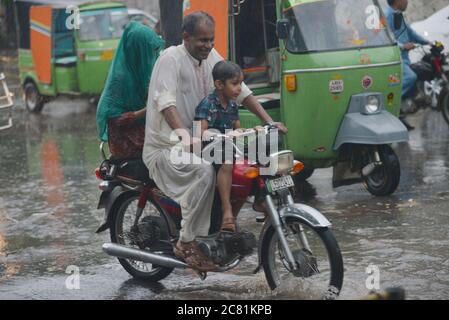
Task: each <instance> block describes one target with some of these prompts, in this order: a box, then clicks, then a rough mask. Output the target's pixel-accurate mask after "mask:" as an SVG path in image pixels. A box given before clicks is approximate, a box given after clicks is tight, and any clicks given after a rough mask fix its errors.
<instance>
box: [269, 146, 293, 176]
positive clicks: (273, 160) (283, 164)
mask: <svg viewBox="0 0 449 320" xmlns="http://www.w3.org/2000/svg"><path fill="white" fill-rule="evenodd" d="M294 160H295V159H294V157H293V152H292V151H281V152H278V153H274V154H271V155H270V172H271V174H272V175H282V174H286V173H289V172H290V171H291V170H292V168H293V165H294Z"/></svg>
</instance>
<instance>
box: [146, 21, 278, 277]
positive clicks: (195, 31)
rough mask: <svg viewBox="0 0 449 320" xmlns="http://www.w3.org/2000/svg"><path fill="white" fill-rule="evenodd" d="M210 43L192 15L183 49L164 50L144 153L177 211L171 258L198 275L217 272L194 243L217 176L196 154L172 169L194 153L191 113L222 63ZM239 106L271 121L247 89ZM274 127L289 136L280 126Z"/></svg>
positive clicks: (206, 27) (210, 32)
mask: <svg viewBox="0 0 449 320" xmlns="http://www.w3.org/2000/svg"><path fill="white" fill-rule="evenodd" d="M214 38H215V23H214V19H213V18H212V17H211V16H209V15H208V14H206V13H204V12H194V13H191V14H190V15H188V16H186V17H184V22H183V40H184V41H183V44H182V45H180V46H176V47H175V46H174V47H170V48H168V49H167V50H165V51H164V52H163V53H162V54H161V56H160V57H159V59H158V61H157V62H156V65H155V67H154V71H153V74H152V76H151V82H150V88H149V93H148V97H149V98H148V103H147V110H148V111H147V122H146V128H145V144H144V150H143V160H144V162H145V164H146V166H147V167H148V170H149V175H150V177H151V179H153V180H154V182H155V183H156V185H157V186H158V187H159V188H160V190H161V191H162V192H163V193H164V194H166V195H167V196H169V197H170V198H172V199H173V200H175V201H176V202H177V203H179V204H180V206H181V211H182V223H181V226H182V228H181V231H180V239H179V242H178V244H177V245H176V248H175V253H176V254H177V255H178V256H179V257H180V258H183V259H184V260H185V262H186V263H187V264H188V265H189V266H190V267H192V268H194V269H196V270H199V271H202V272H205V271H210V270H214V269H215V267H216V266H215V265H214V264H213V262H212V261H211V260H210V259H208V258H207V257H205V256H204V254H203V253H202V252H201V251H200V250H199V248H198V244H197V242H196V241H195V238H196V237H198V236H207V235H208V231H209V225H210V213H211V208H212V203H213V197H214V191H215V172H214V169H213V167H212V166H211V165H207V164H204V163H202V162H201V161H200V160H201V159H198V158H197V157H196V156H195V155H194V154H191V157H190V159H191V161H190V162H189V163H175V161H173V158H172V155H173V153H178V154H179V152H180V151H181V149H183V148H184V147H188V148H189V149H191V148H192V146H193V149H194V150H195V145H196V144H198V141H196V139H195V138H192V136H191V135H190V130H191V129H192V126H193V120H194V112H195V108H196V106H197V105H198V104H199V102H200V101H201V100H202V99H203V98H204V97H206V96H207V95H208V94H209V93H210V92H211V91H212V90H213V79H212V68H213V67H214V66H215V64H216V63H217V62H219V61H221V60H223V58H222V57H220V55H219V54H218V52H217V51H215V50H214V49H213V47H214ZM237 101H238V103H241V104H242V105H243V106H245V107H247V108H248V109H249V110H250V111H251V112H253V113H255V114H256V115H257V116H258V117H259V118H260V119H261V120H262V121H263V122H265V123H270V122H272V121H273V120H272V119H271V117H270V116H269V115H268V114H267V113H266V111H265V110H264V109H263V107H262V106H261V105H260V103H259V102H258V101H257V99H256V98H255V97H254V96H253V95H252V92H251V91H250V90H249V89H248V87H246V86H245V85H243V86H242V93H241V94H240V96H239V97H238V98H237ZM278 127H279V129H280V130H281V131H283V132H286V131H287V129H286V128H285V127H284V126H283V125H281V124H279V125H278ZM173 133H174V135H173ZM180 136H183V138H182V139H179V137H180ZM180 140H181V141H180ZM180 148H181V149H180ZM195 163H196V164H195Z"/></svg>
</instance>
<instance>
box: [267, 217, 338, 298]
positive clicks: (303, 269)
mask: <svg viewBox="0 0 449 320" xmlns="http://www.w3.org/2000/svg"><path fill="white" fill-rule="evenodd" d="M301 233H302V236H301ZM284 234H285V237H286V240H287V243H288V246H289V248H290V250H291V252H292V254H293V256H294V258H295V262H296V264H297V265H298V266H299V268H297V269H296V270H291V268H290V267H289V265H288V263H287V260H286V258H285V255H284V251H283V249H282V247H281V245H280V242H279V239H278V236H277V233H276V231H275V229H274V228H273V227H272V226H270V227H269V229H268V230H267V231H266V233H265V237H264V240H263V241H262V243H263V246H262V249H261V261H262V266H263V269H264V272H265V277H266V279H267V282H268V285H269V286H270V288H271V289H272V290H274V289H276V288H277V290H278V291H279V294H280V295H281V296H282V294H283V293H285V294H286V295H288V296H289V297H291V296H292V295H294V296H296V297H297V298H302V299H313V300H318V299H336V298H337V297H338V295H339V294H340V291H341V288H342V286H343V274H344V271H343V258H342V256H341V252H340V248H339V246H338V243H337V241H336V240H335V237H334V235H333V234H332V231H331V230H330V229H329V228H312V227H310V226H309V225H307V224H304V223H303V222H302V221H301V220H300V219H298V218H287V219H286V223H285V229H284Z"/></svg>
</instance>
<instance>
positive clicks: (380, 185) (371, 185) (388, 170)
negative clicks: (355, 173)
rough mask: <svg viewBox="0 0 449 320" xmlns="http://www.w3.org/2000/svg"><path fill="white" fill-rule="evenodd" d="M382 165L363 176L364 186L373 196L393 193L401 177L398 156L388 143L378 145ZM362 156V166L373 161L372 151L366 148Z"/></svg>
mask: <svg viewBox="0 0 449 320" xmlns="http://www.w3.org/2000/svg"><path fill="white" fill-rule="evenodd" d="M378 151H379V156H380V160H381V161H382V165H381V166H378V167H376V168H375V169H374V171H373V172H372V173H371V174H370V175H368V176H367V177H363V182H364V185H365V188H366V189H367V190H368V192H369V193H371V194H372V195H374V196H377V197H383V196H389V195H391V194H392V193H394V192H395V191H396V189H397V187H398V185H399V181H400V179H401V167H400V164H399V158H398V156H397V155H396V153H395V152H394V150H393V149H392V148H391V147H390V146H388V145H381V146H378ZM367 153H368V155H367V156H364V159H363V161H362V163H363V165H362V167H364V166H366V165H368V164H369V163H371V162H373V161H374V156H373V152H372V151H371V150H368V152H367Z"/></svg>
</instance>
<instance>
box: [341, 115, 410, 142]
mask: <svg viewBox="0 0 449 320" xmlns="http://www.w3.org/2000/svg"><path fill="white" fill-rule="evenodd" d="M408 139H409V136H408V131H407V128H406V127H405V126H404V124H403V123H402V122H401V121H400V120H399V119H398V118H397V117H395V116H394V115H393V114H391V113H390V112H388V111H386V110H382V111H381V112H379V113H377V114H371V115H365V114H362V113H348V114H346V115H345V117H344V119H343V121H342V124H341V127H340V130H339V132H338V134H337V138H336V140H335V144H334V150H338V149H339V148H340V147H341V146H342V145H343V144H346V143H350V144H369V145H381V144H390V143H395V142H404V141H408Z"/></svg>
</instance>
